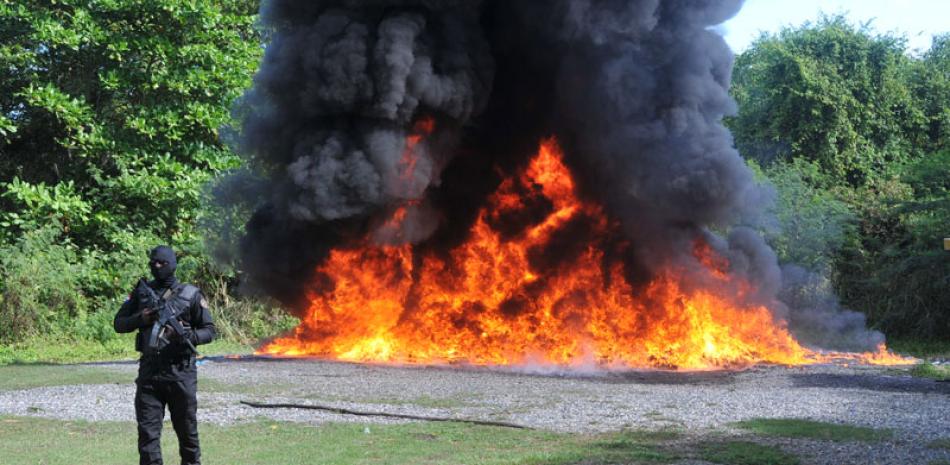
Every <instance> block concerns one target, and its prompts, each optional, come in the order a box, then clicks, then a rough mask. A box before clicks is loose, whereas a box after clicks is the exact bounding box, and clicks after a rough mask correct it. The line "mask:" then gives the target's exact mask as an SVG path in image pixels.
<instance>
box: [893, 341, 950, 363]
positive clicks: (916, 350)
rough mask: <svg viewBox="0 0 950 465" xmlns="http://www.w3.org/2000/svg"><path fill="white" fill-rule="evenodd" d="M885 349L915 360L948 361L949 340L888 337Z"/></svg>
mask: <svg viewBox="0 0 950 465" xmlns="http://www.w3.org/2000/svg"><path fill="white" fill-rule="evenodd" d="M887 348H888V349H890V350H892V351H894V352H897V353H899V354H903V355H910V356H911V357H916V358H938V359H950V340H946V339H944V340H939V339H930V340H928V339H920V338H919V337H889V338H887Z"/></svg>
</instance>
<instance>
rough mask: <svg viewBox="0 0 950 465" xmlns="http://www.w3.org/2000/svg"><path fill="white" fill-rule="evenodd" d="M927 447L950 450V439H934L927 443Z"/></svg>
mask: <svg viewBox="0 0 950 465" xmlns="http://www.w3.org/2000/svg"><path fill="white" fill-rule="evenodd" d="M927 447H929V448H931V449H947V450H950V438H940V439H934V440H933V441H930V442H929V443H927Z"/></svg>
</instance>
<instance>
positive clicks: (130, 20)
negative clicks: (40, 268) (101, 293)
mask: <svg viewBox="0 0 950 465" xmlns="http://www.w3.org/2000/svg"><path fill="white" fill-rule="evenodd" d="M256 9H257V2H256V1H253V0H198V1H194V0H189V1H186V0H160V1H151V0H150V1H141V0H111V1H106V2H89V1H82V0H61V1H57V2H47V1H42V0H26V1H22V2H16V3H9V2H7V3H3V4H2V5H0V44H2V46H0V59H2V61H3V63H4V66H0V116H2V119H0V152H2V153H3V155H4V156H3V158H2V159H0V180H4V181H3V182H2V184H3V188H4V190H5V191H6V193H5V195H4V197H3V199H2V203H0V219H2V221H0V238H4V237H5V238H7V239H9V238H11V237H16V236H17V235H18V234H20V233H22V232H24V231H28V230H30V229H33V228H35V227H36V226H37V225H39V224H46V223H48V222H50V220H54V221H57V222H59V223H61V224H62V227H63V231H64V232H65V233H66V234H67V236H68V237H69V238H70V240H72V242H73V243H75V244H77V245H79V246H82V247H84V248H97V249H100V250H103V251H105V252H111V251H113V250H114V249H116V248H123V247H126V246H128V245H129V244H127V243H123V240H124V239H126V238H127V237H128V236H130V235H143V234H144V235H147V236H149V237H151V238H163V239H165V240H164V241H163V242H170V243H173V244H174V245H178V244H183V243H188V242H192V241H194V240H195V238H196V237H197V232H196V229H195V228H196V224H197V221H198V219H199V217H200V209H199V207H200V201H201V194H202V187H203V186H204V185H205V184H206V183H207V182H208V181H209V180H210V179H211V178H212V176H214V174H215V173H218V172H220V171H222V170H226V169H231V168H234V167H236V166H238V165H239V161H238V158H237V157H236V156H235V155H233V154H231V153H230V152H229V151H228V150H227V149H226V148H225V147H224V146H222V144H221V143H220V142H219V141H218V137H217V134H218V128H219V127H220V126H222V125H224V124H226V123H227V122H228V121H229V120H230V116H229V106H230V103H231V102H232V101H233V100H234V99H235V98H236V97H237V96H239V95H240V93H241V92H242V91H243V89H245V88H247V87H248V86H249V84H250V79H251V76H252V74H253V71H254V69H256V66H257V61H258V59H259V57H260V55H261V52H262V47H261V46H260V42H259V35H258V33H257V32H256V31H255V29H254V28H253V23H254V21H255V14H256ZM126 248H127V247H126Z"/></svg>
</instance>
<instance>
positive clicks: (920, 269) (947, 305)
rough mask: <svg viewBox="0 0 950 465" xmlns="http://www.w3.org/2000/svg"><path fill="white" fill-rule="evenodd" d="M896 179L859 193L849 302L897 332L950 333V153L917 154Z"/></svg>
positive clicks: (845, 294) (849, 252) (840, 279)
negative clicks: (945, 242)
mask: <svg viewBox="0 0 950 465" xmlns="http://www.w3.org/2000/svg"><path fill="white" fill-rule="evenodd" d="M895 171H896V172H897V173H898V174H897V175H895V176H894V177H892V178H890V179H887V180H885V181H882V182H879V183H877V184H876V185H875V186H872V187H869V188H867V189H862V190H858V191H856V192H854V193H853V194H851V195H853V197H852V198H851V199H850V202H852V203H854V204H859V205H861V207H862V218H861V223H860V229H859V234H858V236H857V237H855V238H854V239H853V240H852V241H851V242H850V243H848V244H846V246H845V247H844V249H843V250H842V253H841V256H840V258H839V260H838V262H837V264H838V266H837V269H838V274H837V278H836V281H837V284H838V287H839V289H840V290H841V294H842V298H843V299H844V301H845V302H846V303H848V304H849V305H851V306H854V307H856V308H861V309H864V310H866V311H867V312H868V316H869V318H870V319H871V321H873V322H875V323H876V324H877V325H878V326H879V327H881V328H883V329H885V330H886V331H889V334H893V335H895V336H914V337H916V338H924V339H934V338H941V337H946V335H948V334H950V294H948V293H947V291H946V290H947V288H948V286H950V254H948V253H947V252H946V251H944V250H943V247H942V238H943V237H945V236H947V235H948V230H947V229H946V228H947V225H950V189H948V187H950V186H948V185H947V179H950V153H948V152H942V153H938V154H933V155H930V156H927V157H923V158H920V159H917V160H915V161H913V162H911V163H909V164H906V165H903V166H902V167H900V168H899V169H895Z"/></svg>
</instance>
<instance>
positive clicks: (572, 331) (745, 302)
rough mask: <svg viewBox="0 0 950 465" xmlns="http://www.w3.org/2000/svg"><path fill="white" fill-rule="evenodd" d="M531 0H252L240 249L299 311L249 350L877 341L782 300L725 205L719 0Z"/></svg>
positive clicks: (604, 361)
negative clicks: (257, 24) (256, 46)
mask: <svg viewBox="0 0 950 465" xmlns="http://www.w3.org/2000/svg"><path fill="white" fill-rule="evenodd" d="M536 3H538V2H509V1H500V0H499V1H485V2H474V1H461V0H460V1H451V0H446V1H432V0H417V1H410V0H391V1H382V0H379V1H367V2H354V1H347V0H340V1H330V2H317V3H311V2H293V1H289V0H287V1H271V2H268V3H266V4H265V6H264V8H263V16H264V17H265V19H266V22H267V23H268V24H270V25H272V26H273V27H275V33H274V34H273V41H272V42H271V44H270V45H269V47H268V51H267V56H266V57H265V60H264V63H263V64H262V67H261V71H260V72H259V74H258V76H257V77H256V78H255V87H254V89H253V90H252V91H250V92H249V93H248V95H247V96H246V98H245V101H244V105H245V106H244V108H243V110H244V111H245V118H244V124H243V127H242V135H241V137H242V138H241V141H240V142H241V147H240V148H241V150H242V151H243V152H244V153H246V154H249V155H250V161H251V165H252V166H253V167H254V168H255V169H256V171H257V174H258V176H259V178H258V185H259V187H260V189H256V190H254V192H255V197H257V195H258V194H260V193H263V194H264V198H265V199H266V203H264V204H262V205H258V206H257V212H256V213H255V215H254V217H253V218H252V220H251V222H250V223H249V224H248V226H247V232H248V234H247V237H246V238H245V240H244V243H243V244H244V247H243V257H242V258H243V262H244V264H245V267H246V268H247V270H248V272H249V274H250V277H251V278H252V279H253V281H254V282H255V283H257V284H258V285H260V286H262V287H263V289H264V290H265V291H267V292H268V293H270V294H271V295H273V296H275V297H277V298H279V299H281V300H282V301H283V302H285V303H286V304H287V305H288V307H289V308H291V309H294V310H295V311H296V313H297V314H298V315H299V316H300V317H301V319H302V323H301V324H300V326H299V327H298V328H297V329H296V330H295V331H294V332H293V333H292V334H290V335H287V336H285V337H282V338H279V339H276V340H274V341H272V342H271V343H269V344H267V345H266V346H264V347H262V348H261V352H263V353H269V354H279V355H290V356H299V355H314V356H322V357H331V358H338V359H344V360H357V361H382V362H393V361H395V362H409V363H446V362H466V363H474V364H499V365H510V364H525V363H538V364H556V365H562V366H563V365H567V366H577V365H589V366H597V367H607V368H610V367H663V368H707V367H722V366H737V365H746V364H750V363H756V362H770V363H781V364H803V363H812V362H816V361H823V360H827V359H828V358H829V357H839V356H848V357H851V358H855V357H857V358H862V357H863V360H865V361H869V362H874V361H878V362H885V363H886V362H892V361H899V359H897V358H894V357H893V356H891V355H890V354H888V353H887V352H886V350H885V349H884V346H883V338H882V337H881V335H880V334H879V333H874V332H870V331H867V330H866V329H865V328H864V320H863V316H861V315H860V314H858V313H855V312H849V311H846V310H841V309H838V308H837V307H835V306H833V305H832V306H831V307H830V308H829V306H828V305H824V306H822V307H821V308H817V307H813V306H808V305H806V306H803V307H802V308H789V307H788V306H787V305H785V304H784V303H782V302H781V300H780V299H779V298H778V296H779V295H780V293H781V291H782V289H783V284H786V283H783V280H782V272H781V270H780V268H779V266H778V264H777V261H776V259H775V255H774V253H772V251H771V250H770V249H769V248H768V246H767V245H766V244H765V243H764V241H763V240H762V239H761V237H760V236H759V235H758V234H756V233H755V232H754V230H753V229H752V228H750V227H747V226H748V225H745V226H744V225H743V224H744V223H748V222H749V221H751V220H749V219H750V218H754V217H755V216H756V215H755V213H756V212H759V211H761V207H762V205H761V201H760V200H759V199H760V198H761V197H762V193H763V189H762V188H761V187H760V186H757V185H756V184H755V183H754V182H753V181H752V178H751V174H750V173H749V170H748V169H747V168H746V167H745V165H744V164H743V162H742V161H741V158H740V157H739V156H738V154H737V153H736V152H735V151H734V149H732V148H731V141H730V138H729V135H728V132H727V131H726V130H725V128H723V127H722V125H721V117H722V116H723V114H724V113H725V112H727V111H729V109H730V107H731V105H732V103H731V100H730V99H729V98H728V94H727V92H726V89H727V85H728V81H729V69H730V66H731V54H730V53H729V51H728V49H727V48H726V47H725V44H724V43H723V42H722V39H721V38H720V37H719V36H717V35H716V34H715V33H713V32H710V31H708V30H707V27H708V26H710V25H714V24H717V23H719V22H721V21H723V20H724V19H726V18H728V17H729V16H730V15H731V14H734V12H735V11H736V10H737V9H738V6H739V2H736V1H722V2H713V1H703V2H695V1H692V2H690V1H685V0H683V1H674V0H670V1H664V2H658V1H656V0H652V1H651V0H645V1H640V2H630V1H627V0H622V1H621V0H616V1H597V2H595V1H591V0H557V1H552V2H550V4H548V3H546V2H545V4H544V5H543V6H541V5H536ZM261 191H263V192H261ZM712 228H717V230H722V231H726V230H728V231H729V232H728V234H727V235H726V237H720V236H719V235H716V234H714V233H712V232H711V230H712ZM819 316H820V318H819ZM816 321H817V322H818V323H816ZM796 324H797V327H798V329H800V333H796V332H795V331H796ZM793 334H794V336H793ZM801 338H805V340H808V341H810V342H814V341H822V340H827V341H835V342H836V344H837V346H838V348H845V349H849V350H853V349H861V350H869V349H871V350H876V351H877V353H876V354H866V355H846V354H839V353H835V354H829V353H824V352H822V353H819V352H815V351H813V350H811V349H808V348H806V347H804V346H803V345H801V344H800V343H799V342H798V341H799V340H801ZM832 347H834V346H832Z"/></svg>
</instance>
